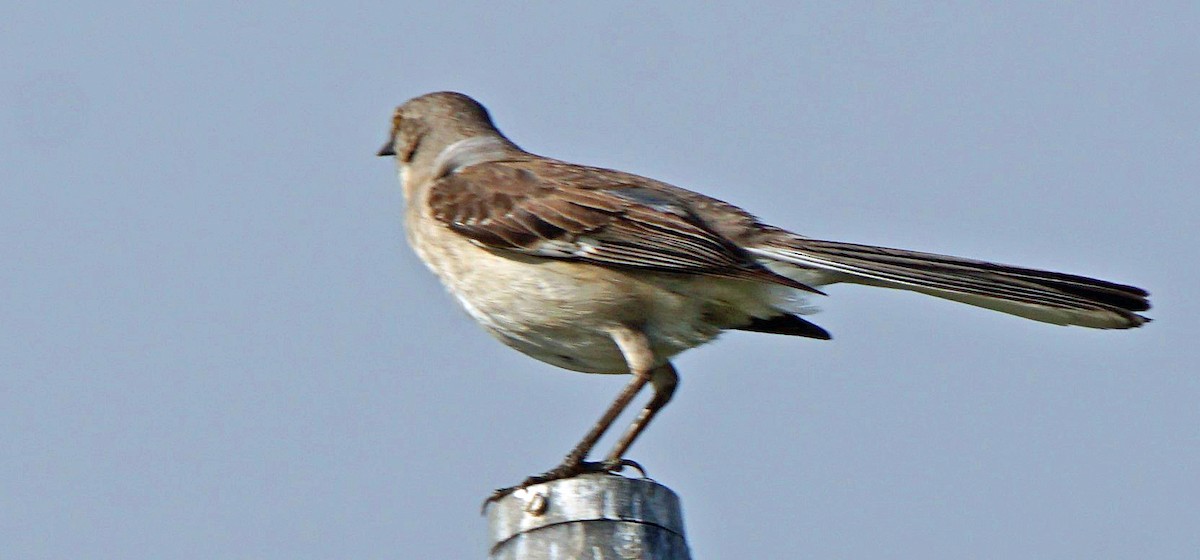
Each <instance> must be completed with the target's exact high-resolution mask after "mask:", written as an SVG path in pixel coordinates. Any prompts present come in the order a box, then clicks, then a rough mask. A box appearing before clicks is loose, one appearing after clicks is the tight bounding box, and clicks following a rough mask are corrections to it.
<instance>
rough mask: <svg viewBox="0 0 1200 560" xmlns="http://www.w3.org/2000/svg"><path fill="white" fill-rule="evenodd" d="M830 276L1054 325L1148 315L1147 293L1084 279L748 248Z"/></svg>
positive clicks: (788, 240) (851, 249)
mask: <svg viewBox="0 0 1200 560" xmlns="http://www.w3.org/2000/svg"><path fill="white" fill-rule="evenodd" d="M747 250H748V251H749V252H751V253H753V254H755V255H757V256H759V257H761V258H766V259H769V260H773V261H781V262H784V263H787V264H788V265H791V266H795V267H799V268H801V269H807V270H812V269H817V270H823V271H829V272H833V273H835V274H834V275H833V279H834V281H841V282H853V283H858V284H867V285H872V286H882V287H887V288H899V289H905V290H912V291H916V292H921V293H925V294H929V295H933V296H937V297H941V298H945V299H950V300H954V301H959V302H962V303H967V304H970V305H976V306H979V307H985V308H988V309H993V310H996V311H1001V312H1004V313H1011V314H1013V315H1018V316H1021V317H1025V318H1028V319H1033V320H1036V321H1043V322H1047V323H1054V324H1058V325H1081V326H1085V327H1093V328H1100V329H1127V328H1133V327H1138V326H1141V325H1143V324H1145V323H1146V322H1148V321H1149V320H1150V319H1148V318H1146V317H1143V316H1141V315H1138V314H1137V313H1135V312H1136V311H1145V310H1147V309H1149V308H1150V302H1149V301H1148V300H1147V299H1146V298H1147V296H1148V295H1149V294H1148V293H1147V292H1146V291H1145V290H1143V289H1141V288H1136V287H1133V286H1126V285H1122V284H1115V283H1112V282H1106V281H1104V280H1096V279H1094V278H1087V277H1084V276H1076V275H1073V274H1064V273H1061V272H1048V271H1044V270H1036V269H1032V268H1023V267H1016V266H1009V265H1003V264H996V263H990V262H984V261H978V260H972V259H963V258H958V257H950V256H946V255H936V254H933V253H920V252H916V251H906V250H903V249H889V248H885V247H874V246H871V245H859V244H855V243H842V242H837V241H822V240H818V239H808V238H804V237H799V236H794V237H781V238H777V239H775V240H772V241H771V242H770V243H768V244H766V245H763V246H759V247H753V248H749V249H747Z"/></svg>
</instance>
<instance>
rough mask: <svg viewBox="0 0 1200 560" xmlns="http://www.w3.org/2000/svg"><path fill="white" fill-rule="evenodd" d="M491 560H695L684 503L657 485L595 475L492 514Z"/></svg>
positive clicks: (506, 503)
mask: <svg viewBox="0 0 1200 560" xmlns="http://www.w3.org/2000/svg"><path fill="white" fill-rule="evenodd" d="M488 532H489V534H490V541H491V542H490V546H491V554H490V556H489V557H488V558H489V559H490V560H576V559H580V558H586V559H588V560H634V559H640V560H690V558H691V556H689V555H688V548H687V540H686V539H685V538H684V534H683V510H682V509H681V508H680V507H679V497H678V496H676V495H675V493H674V492H672V491H671V490H670V489H669V488H667V487H666V486H663V485H661V484H659V483H657V482H654V481H653V480H650V479H644V478H643V479H634V478H625V477H623V476H617V475H611V474H587V475H581V476H577V477H574V478H568V479H565V480H555V481H552V482H547V483H545V484H537V485H534V486H530V487H529V488H526V489H524V490H518V491H516V492H513V493H512V494H509V495H508V496H505V497H504V498H501V499H500V500H499V501H497V502H496V503H495V504H493V505H492V506H491V507H490V508H489V509H488Z"/></svg>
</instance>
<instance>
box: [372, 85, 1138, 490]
mask: <svg viewBox="0 0 1200 560" xmlns="http://www.w3.org/2000/svg"><path fill="white" fill-rule="evenodd" d="M379 155H380V156H395V158H396V163H397V165H398V167H399V174H400V183H401V185H402V186H403V190H404V198H405V200H406V204H407V208H406V210H405V227H406V230H407V233H408V239H409V243H410V244H411V245H412V247H413V249H415V250H416V252H417V254H418V255H419V256H420V257H421V260H423V261H424V262H425V264H426V265H427V266H428V267H429V268H430V269H431V270H432V271H433V272H434V274H436V275H437V276H438V278H440V279H441V281H442V283H444V284H445V285H446V287H447V288H448V289H449V291H450V292H451V293H452V294H454V296H455V297H456V298H458V301H459V303H461V304H462V306H463V307H464V308H465V309H466V311H467V313H469V314H470V315H471V316H472V317H474V318H475V320H476V321H478V322H479V323H480V324H481V325H482V326H483V328H484V329H486V330H487V331H488V332H489V333H491V334H492V335H493V336H495V337H496V338H498V339H499V340H500V341H501V342H503V343H505V344H507V345H509V346H511V347H513V348H515V349H517V350H520V351H521V352H524V353H525V354H527V355H529V356H532V357H534V358H537V359H539V360H542V361H543V362H547V363H550V364H554V365H556V366H559V367H562V368H566V369H570V370H575V371H581V372H588V373H629V374H633V380H632V381H630V383H629V384H628V385H627V386H626V387H625V388H624V389H623V390H622V391H621V392H620V394H619V395H618V396H617V398H616V400H615V401H614V402H613V403H612V405H611V406H610V407H609V408H608V410H607V411H605V413H604V414H603V415H602V416H601V418H600V420H599V421H598V422H597V423H596V425H595V426H594V427H592V429H591V430H590V431H589V432H588V433H587V435H586V436H584V438H583V440H582V441H580V442H579V444H578V445H576V446H575V448H574V449H572V450H571V452H570V453H569V454H567V456H566V458H565V460H564V461H563V463H562V464H561V465H559V466H558V467H556V468H554V469H552V470H550V471H549V472H546V473H544V474H542V475H538V476H533V477H530V478H528V479H527V480H525V481H524V482H523V483H522V484H521V485H520V486H518V487H525V486H528V485H530V484H535V483H539V482H544V481H548V480H554V479H559V478H566V477H570V476H574V475H576V474H579V473H582V472H589V471H610V470H612V471H615V470H620V469H621V468H622V466H623V465H625V464H628V463H629V462H628V461H626V460H624V459H623V456H624V454H625V451H626V450H627V449H628V448H629V446H630V445H631V444H632V443H633V442H634V440H635V439H637V437H638V434H639V433H641V431H642V430H643V429H645V428H646V425H647V424H648V423H649V422H650V420H651V419H652V418H653V417H654V415H655V414H657V413H658V411H659V410H660V409H662V407H663V406H664V405H666V404H667V402H668V401H669V400H671V395H672V393H673V392H674V390H675V386H676V384H677V382H678V376H677V375H676V373H675V368H674V367H672V366H671V362H670V359H671V358H672V357H674V356H675V355H677V354H679V353H680V352H683V351H684V350H687V349H689V348H693V347H695V346H699V345H701V344H704V343H706V342H708V341H710V340H713V339H714V338H716V337H717V335H718V334H720V333H721V331H723V330H727V329H736V330H745V331H758V332H765V333H774V334H786V335H793V336H802V337H808V338H816V339H822V340H824V339H828V338H829V333H828V332H826V331H825V329H822V328H821V327H819V326H817V325H814V324H813V323H810V322H808V321H807V320H805V319H803V318H801V317H800V316H799V315H798V314H799V313H800V312H801V311H802V309H801V308H802V303H803V296H805V295H808V294H821V293H822V292H820V291H819V290H817V289H816V287H817V286H823V285H827V284H833V283H837V282H851V283H856V284H865V285H870V286H879V287H884V288H898V289H904V290H911V291H915V292H921V293H924V294H929V295H932V296H937V297H941V298H945V299H950V300H954V301H959V302H963V303H967V304H970V305H975V306H979V307H985V308H988V309H993V310H996V311H1001V312H1004V313H1009V314H1012V315H1017V316H1020V317H1025V318H1028V319H1033V320H1036V321H1042V322H1046V323H1053V324H1056V325H1080V326H1084V327H1092V328H1099V329H1127V328H1132V327H1138V326H1141V325H1142V324H1144V323H1146V322H1147V321H1149V319H1147V318H1145V317H1143V316H1141V315H1138V314H1137V313H1136V312H1138V311H1144V310H1146V309H1149V308H1150V304H1149V302H1148V301H1147V295H1148V294H1147V292H1146V291H1145V290H1142V289H1140V288H1135V287H1133V286H1125V285H1121V284H1114V283H1112V282H1105V281H1103V280H1095V279H1092V278H1086V277H1083V276H1075V275H1071V274H1063V273H1059V272H1047V271H1042V270H1034V269H1029V268H1020V267H1015V266H1008V265H1002V264H994V263H989V262H984V261H978V260H970V259H963V258H958V257H949V256H943V255H935V254H930V253H918V252H914V251H905V250H900V249H888V248H884V247H873V246H870V245H859V244H855V243H842V242H838V241H825V240H819V239H811V238H808V237H803V236H800V235H797V234H794V233H791V232H789V231H787V230H784V229H780V228H777V227H774V226H770V225H767V224H764V223H762V222H759V221H758V220H757V219H756V218H755V217H754V216H752V215H750V214H749V213H747V212H745V211H743V210H742V209H740V208H737V207H735V206H732V205H730V204H727V203H725V202H722V201H720V200H717V199H715V198H710V197H707V196H704V195H702V194H698V193H694V192H692V191H689V190H686V189H682V188H679V187H676V186H673V185H669V184H667V183H663V182H660V181H655V180H653V179H648V178H645V177H639V176H637V175H633V174H630V173H624V172H621V171H614V170H611V169H602V168H598V167H588V166H584V165H575V164H571V163H567V162H563V161H559V160H555V159H550V158H546V157H542V156H538V155H534V154H531V153H529V152H526V151H524V150H522V149H521V148H519V147H517V145H516V144H513V143H512V142H511V141H510V140H509V139H508V138H505V137H504V135H503V134H501V133H500V131H499V130H497V129H496V127H495V125H493V124H492V120H491V118H490V117H489V116H488V112H487V110H486V109H484V107H483V106H482V105H480V104H479V103H478V102H476V101H475V100H474V99H471V98H470V97H467V96H466V95H462V94H459V93H451V92H441V93H430V94H427V95H422V96H420V97H417V98H415V99H412V100H409V101H408V102H406V103H404V104H403V105H401V106H400V107H399V108H397V109H396V112H395V115H394V116H393V118H392V130H391V137H390V138H389V140H388V142H387V144H386V145H384V147H383V149H382V150H380V151H379ZM647 383H649V384H650V385H652V386H653V388H654V396H653V398H652V399H651V400H650V401H649V402H648V404H646V406H645V407H644V408H642V409H641V412H640V413H639V414H638V415H637V417H636V419H634V421H633V423H632V424H631V425H630V426H629V428H628V429H627V430H626V431H625V433H624V435H622V437H621V438H620V439H619V440H618V441H617V443H616V445H615V446H614V447H613V449H612V451H611V452H610V453H609V454H608V455H607V456H606V458H605V459H604V460H603V461H600V462H597V463H591V462H587V461H585V460H584V459H585V458H586V457H587V455H588V453H589V452H590V451H591V449H592V447H593V446H594V445H595V444H596V442H597V441H598V440H599V439H600V437H601V436H602V435H603V434H604V432H605V431H606V430H607V429H608V428H609V427H610V425H611V424H612V423H613V421H614V420H615V419H616V418H617V416H618V415H619V414H620V413H621V411H622V410H624V409H625V408H626V407H627V406H628V405H629V403H630V401H632V400H633V398H634V396H636V395H637V393H638V392H639V391H640V390H641V389H642V388H643V387H645V385H646V384H647ZM518 487H514V488H518ZM511 490H512V489H504V490H499V491H497V494H496V495H495V496H494V497H498V496H500V495H503V494H504V493H506V492H508V491H511Z"/></svg>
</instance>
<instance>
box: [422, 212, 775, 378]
mask: <svg viewBox="0 0 1200 560" xmlns="http://www.w3.org/2000/svg"><path fill="white" fill-rule="evenodd" d="M422 229H423V231H413V230H412V229H411V228H410V231H409V234H410V237H411V238H412V239H411V241H412V243H413V246H414V248H416V250H417V252H418V254H420V256H421V258H422V260H424V261H425V263H426V264H427V265H428V266H429V268H430V269H431V270H433V272H434V273H435V274H437V276H438V277H439V278H440V279H441V280H442V282H443V284H445V285H446V287H447V288H448V289H449V291H450V292H451V293H452V294H454V296H455V297H456V298H457V299H458V301H459V302H460V303H461V304H462V306H463V308H464V309H466V311H467V312H468V313H469V314H470V315H471V316H472V317H473V318H474V319H475V320H476V321H478V322H479V323H480V324H481V325H482V326H483V327H484V328H485V329H486V330H487V331H488V332H490V333H491V334H492V335H494V336H495V337H496V338H498V339H499V340H500V341H501V342H503V343H505V344H507V345H508V346H511V347H512V348H514V349H516V350H519V351H521V352H522V353H524V354H526V355H529V356H530V357H533V358H536V359H538V360H541V361H544V362H547V363H550V364H553V365H556V366H559V367H562V368H566V369H571V370H575V371H583V372H589V373H628V372H629V368H628V366H627V365H626V363H625V358H624V356H623V355H622V354H621V351H620V349H619V348H618V347H617V345H616V343H615V342H613V340H612V336H611V334H610V333H611V332H612V331H613V329H614V328H615V327H617V326H635V327H636V328H638V329H639V330H640V331H641V332H643V333H644V334H645V335H646V336H647V338H648V339H649V342H650V346H651V349H652V350H653V351H654V354H655V357H656V359H657V361H658V362H659V363H662V362H665V361H667V360H668V359H670V358H671V357H673V356H675V355H677V354H679V353H680V352H683V351H684V350H687V349H689V348H693V347H695V346H699V345H701V344H704V343H706V342H708V341H710V340H712V339H714V338H716V336H717V335H718V334H719V333H720V331H721V329H722V328H723V327H728V326H730V323H731V322H736V321H739V320H744V319H745V318H746V317H747V316H748V315H747V314H748V313H753V314H761V313H767V311H766V309H768V308H769V307H771V306H770V302H769V301H767V300H768V299H769V298H770V295H769V294H768V293H767V292H768V291H767V290H766V289H765V288H764V287H762V286H760V285H757V284H754V283H751V282H746V281H741V280H725V279H718V278H712V277H697V276H690V275H686V276H685V275H664V274H651V273H644V272H630V271H623V270H615V269H609V268H605V267H600V266H595V265H589V264H583V263H577V262H571V261H565V260H555V259H545V258H536V257H527V256H524V255H519V254H512V253H503V254H502V253H499V252H495V251H491V250H488V249H484V248H481V247H478V246H475V245H473V244H471V243H470V242H469V241H467V240H465V239H463V238H461V237H459V236H457V235H456V234H454V233H453V232H450V231H449V230H446V229H444V228H437V229H434V230H432V231H431V230H428V229H425V228H422ZM429 236H433V238H434V239H435V240H436V242H437V245H438V246H439V248H440V249H441V250H438V251H429V250H424V249H425V248H428V247H429V244H428V241H430V237H429ZM755 311H757V312H758V313H754V312H755Z"/></svg>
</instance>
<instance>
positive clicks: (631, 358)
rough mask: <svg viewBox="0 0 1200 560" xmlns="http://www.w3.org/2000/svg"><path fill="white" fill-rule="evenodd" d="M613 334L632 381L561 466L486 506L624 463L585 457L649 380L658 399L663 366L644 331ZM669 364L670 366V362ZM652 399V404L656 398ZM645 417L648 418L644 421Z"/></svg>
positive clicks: (496, 496)
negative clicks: (656, 361)
mask: <svg viewBox="0 0 1200 560" xmlns="http://www.w3.org/2000/svg"><path fill="white" fill-rule="evenodd" d="M611 334H612V338H613V342H616V343H617V347H618V348H619V349H620V350H621V354H622V355H623V356H625V363H626V364H628V365H629V371H630V373H632V374H633V380H632V381H630V382H629V384H628V385H626V386H625V388H624V389H622V390H621V392H620V393H619V394H618V395H617V398H616V399H615V400H613V403H612V404H611V405H609V407H608V409H607V410H605V411H604V414H603V415H602V416H600V419H599V420H598V421H596V424H595V425H594V426H592V429H591V430H589V431H588V433H587V435H585V436H583V439H582V440H580V441H579V443H578V444H577V445H576V446H575V448H574V449H572V450H571V452H570V453H568V454H567V456H566V457H565V458H564V459H563V462H562V464H561V465H559V466H557V467H555V468H553V469H550V470H549V471H546V472H544V473H542V474H539V475H534V476H531V477H529V478H527V479H525V480H524V481H523V482H522V483H521V484H519V485H517V486H513V487H510V488H501V489H499V490H496V491H495V492H493V493H492V496H491V497H490V498H488V500H487V502H485V503H484V505H485V506H486V505H487V504H488V503H490V502H494V501H496V500H498V499H500V498H502V497H504V496H506V495H508V494H511V493H512V492H513V491H515V490H518V489H521V488H527V487H529V486H532V485H534V484H541V483H543V482H549V481H551V480H559V479H563V478H570V477H572V476H575V475H578V474H583V473H586V472H604V471H609V470H614V469H617V468H619V467H621V466H622V463H621V462H620V461H619V460H618V461H617V462H616V463H614V464H611V465H610V462H609V461H605V462H603V463H588V462H585V461H584V460H583V459H584V458H585V457H587V454H588V453H589V452H590V451H591V450H592V448H593V447H595V446H596V442H597V441H600V438H601V436H603V435H604V432H606V431H608V429H609V428H610V427H612V424H613V422H614V421H616V419H617V417H618V416H620V415H621V413H622V412H624V410H625V409H626V408H627V407H629V403H630V402H632V401H633V398H634V397H636V396H637V394H638V393H639V392H640V391H641V390H642V388H643V387H645V386H646V384H647V383H651V382H653V383H654V385H655V400H658V397H659V395H660V394H661V393H662V389H660V388H659V383H660V382H658V381H654V380H653V379H654V376H655V373H654V372H657V371H659V370H661V369H662V368H657V369H655V368H654V352H653V351H652V350H651V349H650V341H649V340H647V338H646V335H645V334H643V333H642V332H641V331H638V330H636V329H632V328H629V327H620V328H615V329H613V330H612V331H611ZM667 367H668V368H670V366H669V365H668V366H667ZM669 371H670V374H671V376H672V377H674V373H675V372H674V370H673V369H670V370H669ZM672 384H673V382H672ZM669 398H670V395H669V394H668V395H667V399H669ZM667 399H663V401H662V403H660V404H659V408H661V407H662V405H663V404H666V400H667ZM651 402H652V403H653V402H654V401H651ZM653 415H654V414H653V412H651V413H649V414H647V413H646V412H645V411H643V412H642V415H641V416H639V417H638V419H637V420H635V421H634V423H635V424H637V423H638V422H642V423H643V427H644V423H645V422H648V421H649V419H650V417H651V416H653ZM643 417H645V419H644V420H643ZM631 430H632V427H631ZM637 431H641V429H640V428H639V429H638V430H637ZM635 437H637V434H636V433H634V434H632V436H631V435H630V434H626V436H625V437H623V438H621V441H622V442H625V440H626V439H628V440H629V441H628V442H627V443H625V445H624V446H623V447H622V450H624V448H628V447H629V444H630V443H632V442H633V438H635Z"/></svg>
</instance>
